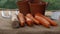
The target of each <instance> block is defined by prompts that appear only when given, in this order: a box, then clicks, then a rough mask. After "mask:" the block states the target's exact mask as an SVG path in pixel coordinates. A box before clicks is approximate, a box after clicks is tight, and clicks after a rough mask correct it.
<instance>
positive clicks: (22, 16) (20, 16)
mask: <svg viewBox="0 0 60 34" xmlns="http://www.w3.org/2000/svg"><path fill="white" fill-rule="evenodd" d="M18 18H19V22H20V25H21V26H24V24H25V18H24V15H23V14H22V13H18Z"/></svg>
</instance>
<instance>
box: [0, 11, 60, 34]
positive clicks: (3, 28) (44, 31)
mask: <svg viewBox="0 0 60 34" xmlns="http://www.w3.org/2000/svg"><path fill="white" fill-rule="evenodd" d="M12 13H13V12H12ZM57 23H58V26H57V27H52V26H51V28H45V27H43V26H41V25H34V26H33V27H28V26H25V27H20V28H19V29H13V28H12V26H11V24H12V21H11V18H9V19H7V18H3V17H2V16H1V11H0V34H60V23H59V22H57Z"/></svg>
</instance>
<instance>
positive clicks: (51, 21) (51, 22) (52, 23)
mask: <svg viewBox="0 0 60 34" xmlns="http://www.w3.org/2000/svg"><path fill="white" fill-rule="evenodd" d="M39 15H40V16H41V17H43V18H45V19H46V20H47V21H49V22H50V24H51V25H52V26H57V23H56V22H55V21H53V20H51V19H50V18H48V17H45V16H43V15H42V14H39Z"/></svg>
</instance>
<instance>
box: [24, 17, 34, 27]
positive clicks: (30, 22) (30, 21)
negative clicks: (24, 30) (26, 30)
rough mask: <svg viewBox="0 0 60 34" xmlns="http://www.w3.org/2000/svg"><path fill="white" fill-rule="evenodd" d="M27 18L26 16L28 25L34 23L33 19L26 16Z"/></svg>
mask: <svg viewBox="0 0 60 34" xmlns="http://www.w3.org/2000/svg"><path fill="white" fill-rule="evenodd" d="M25 18H26V23H27V25H28V26H32V24H33V21H32V19H30V18H28V17H27V16H26V17H25Z"/></svg>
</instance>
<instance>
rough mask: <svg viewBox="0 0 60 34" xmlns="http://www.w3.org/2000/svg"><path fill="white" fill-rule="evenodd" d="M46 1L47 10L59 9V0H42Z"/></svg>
mask: <svg viewBox="0 0 60 34" xmlns="http://www.w3.org/2000/svg"><path fill="white" fill-rule="evenodd" d="M44 1H46V2H48V3H49V4H48V7H47V9H48V10H60V0H44Z"/></svg>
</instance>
